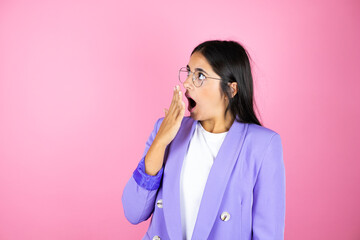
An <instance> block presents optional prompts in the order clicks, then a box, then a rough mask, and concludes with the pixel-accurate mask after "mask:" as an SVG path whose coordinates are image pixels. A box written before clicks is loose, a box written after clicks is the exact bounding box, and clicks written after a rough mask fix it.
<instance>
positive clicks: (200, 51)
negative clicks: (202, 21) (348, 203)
mask: <svg viewBox="0 0 360 240" xmlns="http://www.w3.org/2000/svg"><path fill="white" fill-rule="evenodd" d="M179 79H180V82H182V84H183V86H184V88H185V89H186V92H185V96H186V98H187V100H188V103H189V104H188V110H189V112H190V116H188V117H184V112H185V103H184V102H183V101H182V93H181V91H180V89H179V86H176V87H175V89H174V93H173V98H172V102H171V104H170V107H169V110H165V117H162V118H160V119H158V120H157V122H156V123H155V127H154V130H153V131H152V133H151V135H150V137H149V139H148V141H147V142H146V147H145V151H144V153H143V157H142V158H141V160H140V162H139V164H138V166H137V168H136V169H135V171H134V172H133V175H132V176H131V178H130V180H129V181H128V182H127V184H126V186H125V188H124V192H123V195H122V203H123V207H124V213H125V216H126V218H127V219H128V220H129V221H130V222H131V223H132V224H138V223H140V222H142V221H145V220H147V219H148V218H149V217H150V216H151V214H152V219H151V221H150V225H149V228H148V230H147V232H146V234H145V236H144V237H143V239H171V240H175V239H188V240H190V239H196V240H202V239H283V238H284V225H285V168H284V162H283V152H282V144H281V139H280V136H279V134H278V133H276V132H274V131H272V130H270V129H268V128H265V127H263V126H261V124H260V122H259V121H258V119H257V117H256V115H255V113H254V110H253V105H254V104H253V79H252V74H251V68H250V63H249V58H248V54H247V52H246V50H245V49H244V48H243V47H242V46H241V45H240V44H239V43H237V42H234V41H207V42H204V43H202V44H200V45H198V46H197V47H196V48H195V49H194V50H193V52H192V53H191V56H190V60H189V63H188V64H187V66H186V67H184V68H181V69H180V71H179Z"/></svg>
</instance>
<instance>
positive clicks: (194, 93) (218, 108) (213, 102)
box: [183, 52, 227, 121]
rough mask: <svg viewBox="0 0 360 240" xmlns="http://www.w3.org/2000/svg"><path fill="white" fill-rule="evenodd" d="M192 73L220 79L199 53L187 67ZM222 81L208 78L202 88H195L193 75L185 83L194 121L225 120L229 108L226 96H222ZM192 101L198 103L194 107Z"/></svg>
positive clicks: (196, 53)
mask: <svg viewBox="0 0 360 240" xmlns="http://www.w3.org/2000/svg"><path fill="white" fill-rule="evenodd" d="M187 67H188V69H189V70H190V71H191V72H194V71H195V70H199V71H201V72H202V73H203V74H204V75H205V76H206V77H214V78H220V76H219V75H217V74H216V73H215V72H214V71H213V70H212V68H211V66H210V64H209V63H208V61H207V60H206V58H205V57H204V56H203V55H202V54H201V53H199V52H195V53H193V55H191V57H190V60H189V63H188V65H187ZM220 81H221V80H215V79H211V78H206V79H205V80H204V82H203V83H202V85H201V86H200V87H195V86H194V84H193V82H192V73H190V75H189V77H188V78H187V79H186V81H185V82H184V83H183V85H184V88H185V89H186V92H185V96H186V98H187V99H188V110H189V112H190V116H191V117H192V118H193V119H194V120H199V121H206V120H210V121H217V120H222V119H224V113H225V109H226V106H227V101H226V99H225V94H223V95H221V87H220ZM191 99H193V100H194V101H195V103H196V105H195V107H192V105H193V104H192V103H191V101H192V100H191Z"/></svg>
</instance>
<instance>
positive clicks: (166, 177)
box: [163, 118, 197, 240]
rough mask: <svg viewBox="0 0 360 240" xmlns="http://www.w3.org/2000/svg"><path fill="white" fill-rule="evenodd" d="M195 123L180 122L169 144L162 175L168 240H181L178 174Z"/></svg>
mask: <svg viewBox="0 0 360 240" xmlns="http://www.w3.org/2000/svg"><path fill="white" fill-rule="evenodd" d="M196 123H197V121H195V120H193V119H192V118H189V121H182V125H181V126H180V129H179V131H178V133H177V135H176V136H175V138H174V139H173V141H172V142H171V143H170V146H169V148H170V149H169V155H168V158H167V160H166V161H167V162H166V164H165V169H164V173H163V209H164V217H165V222H166V228H167V232H168V234H169V237H170V239H174V240H175V239H182V226H181V212H180V211H181V210H180V173H181V168H182V164H183V161H184V158H185V154H186V152H187V149H188V145H189V142H190V139H191V136H192V135H193V133H194V130H195V126H196Z"/></svg>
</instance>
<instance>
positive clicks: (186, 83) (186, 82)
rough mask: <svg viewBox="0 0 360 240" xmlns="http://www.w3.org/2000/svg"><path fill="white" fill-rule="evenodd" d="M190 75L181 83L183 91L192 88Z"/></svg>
mask: <svg viewBox="0 0 360 240" xmlns="http://www.w3.org/2000/svg"><path fill="white" fill-rule="evenodd" d="M192 76H193V75H192V73H191V74H190V75H189V76H188V77H187V78H186V80H185V81H184V82H183V83H182V85H183V86H184V88H185V89H191V88H192V87H194V84H193V81H192Z"/></svg>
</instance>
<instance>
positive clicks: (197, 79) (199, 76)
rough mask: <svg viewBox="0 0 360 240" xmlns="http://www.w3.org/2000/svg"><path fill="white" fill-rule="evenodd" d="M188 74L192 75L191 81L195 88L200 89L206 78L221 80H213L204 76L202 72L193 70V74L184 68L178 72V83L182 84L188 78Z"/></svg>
mask: <svg viewBox="0 0 360 240" xmlns="http://www.w3.org/2000/svg"><path fill="white" fill-rule="evenodd" d="M190 73H192V81H193V84H194V85H195V87H201V85H202V84H203V82H204V80H205V79H207V78H211V79H215V80H222V79H221V78H213V77H208V76H206V75H205V74H204V73H203V72H201V71H198V70H195V72H192V71H190V70H189V69H187V68H186V67H182V68H180V70H179V81H180V82H181V83H184V82H185V81H186V79H188V77H189V76H190Z"/></svg>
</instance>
